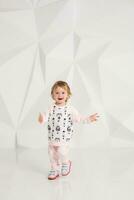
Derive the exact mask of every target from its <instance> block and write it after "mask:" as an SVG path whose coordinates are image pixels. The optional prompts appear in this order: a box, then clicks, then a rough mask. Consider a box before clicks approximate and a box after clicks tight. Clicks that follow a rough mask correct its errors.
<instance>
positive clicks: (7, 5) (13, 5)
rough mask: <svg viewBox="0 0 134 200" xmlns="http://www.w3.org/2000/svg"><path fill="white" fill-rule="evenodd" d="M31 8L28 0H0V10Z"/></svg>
mask: <svg viewBox="0 0 134 200" xmlns="http://www.w3.org/2000/svg"><path fill="white" fill-rule="evenodd" d="M23 9H30V4H29V3H28V1H27V0H23V1H22V0H12V1H9V0H0V11H9V10H23Z"/></svg>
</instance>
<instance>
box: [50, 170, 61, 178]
mask: <svg viewBox="0 0 134 200" xmlns="http://www.w3.org/2000/svg"><path fill="white" fill-rule="evenodd" d="M58 177H59V173H58V171H57V170H55V169H51V170H50V172H49V174H48V179H49V180H55V179H56V178H58Z"/></svg>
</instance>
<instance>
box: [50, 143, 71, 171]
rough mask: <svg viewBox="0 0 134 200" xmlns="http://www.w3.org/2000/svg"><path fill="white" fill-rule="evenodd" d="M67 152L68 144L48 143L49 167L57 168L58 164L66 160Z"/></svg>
mask: <svg viewBox="0 0 134 200" xmlns="http://www.w3.org/2000/svg"><path fill="white" fill-rule="evenodd" d="M68 152H69V146H66V145H62V146H55V145H53V144H49V146H48V154H49V158H50V163H51V167H52V168H53V169H59V166H60V165H61V164H62V163H67V162H68Z"/></svg>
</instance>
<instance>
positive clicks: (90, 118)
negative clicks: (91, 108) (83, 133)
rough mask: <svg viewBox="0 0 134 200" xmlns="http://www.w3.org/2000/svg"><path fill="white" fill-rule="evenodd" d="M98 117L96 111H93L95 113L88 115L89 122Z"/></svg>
mask: <svg viewBox="0 0 134 200" xmlns="http://www.w3.org/2000/svg"><path fill="white" fill-rule="evenodd" d="M98 117H99V115H98V113H95V114H93V115H90V116H89V120H90V121H91V122H95V121H97V120H98Z"/></svg>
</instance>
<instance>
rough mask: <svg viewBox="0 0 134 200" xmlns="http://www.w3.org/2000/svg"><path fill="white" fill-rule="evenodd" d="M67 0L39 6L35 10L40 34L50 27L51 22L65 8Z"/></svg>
mask: <svg viewBox="0 0 134 200" xmlns="http://www.w3.org/2000/svg"><path fill="white" fill-rule="evenodd" d="M65 3H66V0H62V1H61V0H59V1H56V2H53V3H51V4H48V5H46V6H44V7H40V8H37V9H36V10H35V16H36V22H37V30H38V31H39V36H41V35H42V34H44V33H45V32H46V30H47V29H49V26H50V24H51V23H52V22H53V20H54V19H55V18H56V16H57V15H58V14H59V12H60V11H61V10H62V9H63V6H64V5H65Z"/></svg>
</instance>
